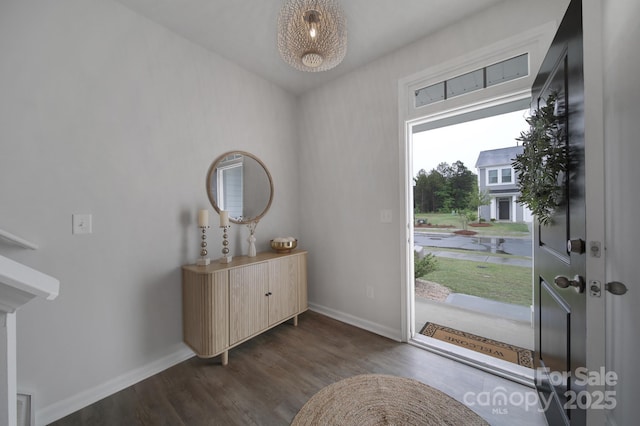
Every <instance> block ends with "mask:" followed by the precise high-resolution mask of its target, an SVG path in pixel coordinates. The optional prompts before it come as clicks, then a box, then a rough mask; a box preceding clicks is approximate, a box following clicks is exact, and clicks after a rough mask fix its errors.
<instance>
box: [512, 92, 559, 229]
mask: <svg viewBox="0 0 640 426" xmlns="http://www.w3.org/2000/svg"><path fill="white" fill-rule="evenodd" d="M557 99H558V94H557V92H553V93H551V94H550V95H549V97H548V98H547V103H546V105H544V106H542V107H540V108H538V109H537V110H535V111H534V112H533V114H532V115H531V117H529V118H527V119H526V120H527V123H528V124H529V130H527V131H525V132H522V133H520V137H519V138H516V140H517V141H521V142H522V146H523V148H524V150H523V152H522V154H518V155H516V158H515V160H514V161H513V163H512V166H513V168H514V170H515V171H516V172H517V174H518V187H519V190H520V194H521V195H520V199H519V201H520V203H522V204H524V205H526V206H527V207H528V208H529V209H530V210H531V212H532V213H533V214H534V215H535V216H536V217H537V218H538V222H540V224H542V225H549V224H550V223H551V221H552V217H553V212H554V211H555V210H556V208H557V207H558V206H559V205H560V203H561V202H562V199H563V197H564V186H563V183H562V182H563V181H564V172H566V171H567V161H568V153H567V148H566V144H565V130H564V125H563V120H564V117H563V116H556V114H555V111H556V102H557Z"/></svg>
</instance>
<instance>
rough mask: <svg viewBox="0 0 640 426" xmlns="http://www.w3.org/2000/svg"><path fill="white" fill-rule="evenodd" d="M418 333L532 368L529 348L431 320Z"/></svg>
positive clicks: (531, 354) (531, 356) (531, 355)
mask: <svg viewBox="0 0 640 426" xmlns="http://www.w3.org/2000/svg"><path fill="white" fill-rule="evenodd" d="M420 334H423V335H425V336H428V337H433V338H434V339H438V340H442V341H443V342H447V343H451V344H452V345H456V346H460V347H462V348H466V349H470V350H472V351H476V352H480V353H482V354H485V355H489V356H492V357H494V358H498V359H501V360H503V361H509V362H513V363H514V364H518V365H522V366H523V367H528V368H533V353H532V352H531V351H530V350H529V349H524V348H521V347H518V346H514V345H509V344H507V343H502V342H498V341H496V340H491V339H487V338H486V337H481V336H477V335H475V334H471V333H466V332H464V331H460V330H456V329H454V328H449V327H444V326H441V325H438V324H434V323H432V322H427V323H426V324H425V325H424V327H422V330H420Z"/></svg>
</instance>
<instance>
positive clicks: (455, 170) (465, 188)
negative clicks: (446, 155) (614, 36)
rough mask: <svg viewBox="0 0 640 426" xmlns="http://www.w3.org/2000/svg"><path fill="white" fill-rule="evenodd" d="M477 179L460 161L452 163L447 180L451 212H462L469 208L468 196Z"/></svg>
mask: <svg viewBox="0 0 640 426" xmlns="http://www.w3.org/2000/svg"><path fill="white" fill-rule="evenodd" d="M477 179H478V178H477V176H476V175H475V174H474V173H473V172H471V171H470V170H469V169H467V168H466V167H465V165H464V163H463V162H462V161H456V162H455V163H453V165H452V166H451V176H450V177H449V179H448V180H447V182H448V187H449V198H450V203H451V205H450V207H451V209H452V210H455V211H463V210H466V209H468V208H469V194H470V193H472V192H473V190H474V185H476V183H477Z"/></svg>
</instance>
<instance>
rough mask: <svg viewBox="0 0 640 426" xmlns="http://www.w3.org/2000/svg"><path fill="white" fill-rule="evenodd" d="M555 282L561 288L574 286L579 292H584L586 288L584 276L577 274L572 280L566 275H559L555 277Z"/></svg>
mask: <svg viewBox="0 0 640 426" xmlns="http://www.w3.org/2000/svg"><path fill="white" fill-rule="evenodd" d="M553 283H554V284H555V285H557V286H558V287H560V288H569V287H573V289H574V290H575V291H576V292H578V293H584V288H585V287H586V284H585V282H584V278H582V277H581V276H580V275H576V276H575V277H573V279H572V280H570V279H569V278H567V277H565V276H564V275H558V276H556V277H555V278H554V279H553Z"/></svg>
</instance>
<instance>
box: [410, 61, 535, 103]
mask: <svg viewBox="0 0 640 426" xmlns="http://www.w3.org/2000/svg"><path fill="white" fill-rule="evenodd" d="M528 75H529V54H528V53H525V54H522V55H518V56H516V57H513V58H510V59H507V60H504V61H502V62H498V63H496V64H493V65H489V66H486V67H484V68H480V69H477V70H475V71H471V72H468V73H466V74H463V75H459V76H457V77H453V78H450V79H448V80H445V81H441V82H439V83H436V84H432V85H431V86H427V87H421V88H419V89H417V90H415V91H414V93H413V96H414V107H415V108H420V107H423V106H425V105H429V104H432V103H435V102H438V101H443V100H445V99H451V98H454V97H456V96H460V95H464V94H467V93H470V92H474V91H476V90H480V89H486V88H487V87H491V86H495V85H497V84H501V83H506V82H507V81H511V80H515V79H517V78H521V77H526V76H528Z"/></svg>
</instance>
